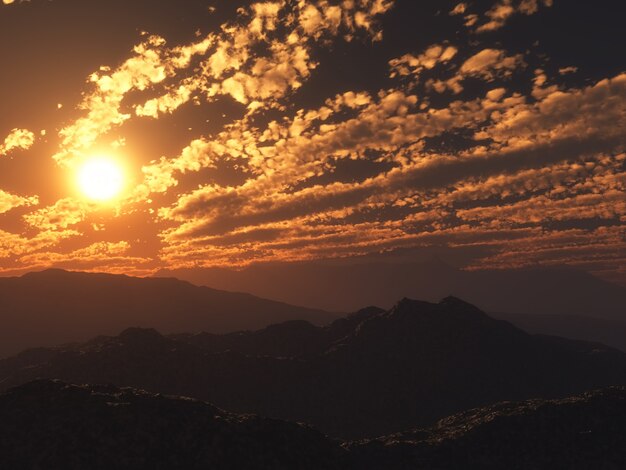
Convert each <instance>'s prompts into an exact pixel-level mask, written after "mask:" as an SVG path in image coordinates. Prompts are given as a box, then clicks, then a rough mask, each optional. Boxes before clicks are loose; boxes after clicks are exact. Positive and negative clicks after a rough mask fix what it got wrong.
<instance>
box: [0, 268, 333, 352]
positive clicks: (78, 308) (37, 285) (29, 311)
mask: <svg viewBox="0 0 626 470" xmlns="http://www.w3.org/2000/svg"><path fill="white" fill-rule="evenodd" d="M336 317H337V316H336V315H333V314H330V313H327V312H323V311H320V310H313V309H308V308H302V307H295V306H292V305H287V304H283V303H280V302H273V301H270V300H265V299H260V298H258V297H254V296H252V295H248V294H239V293H232V292H224V291H219V290H215V289H210V288H208V287H196V286H193V285H191V284H189V283H188V282H185V281H179V280H177V279H163V278H161V279H142V278H135V277H128V276H118V275H110V274H88V273H78V272H67V271H60V270H49V271H44V272H39V273H29V274H26V275H24V276H22V277H18V278H0V324H1V325H2V328H1V329H0V357H2V356H5V355H7V354H15V353H16V352H19V351H21V350H23V349H24V348H27V347H35V346H43V345H54V344H59V343H63V342H69V341H85V340H87V339H89V338H91V337H93V336H96V335H100V334H109V335H112V334H117V333H119V332H120V331H122V330H123V329H125V328H129V327H136V326H140V327H151V328H158V329H159V330H160V331H162V332H164V333H177V332H195V331H210V332H214V333H218V332H219V333H223V332H227V331H237V330H245V329H258V328H263V327H265V326H267V325H270V324H272V323H277V322H282V321H287V320H295V319H298V320H308V321H310V322H312V323H315V324H326V323H328V322H330V321H331V320H332V319H334V318H336Z"/></svg>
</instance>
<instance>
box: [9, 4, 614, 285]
mask: <svg viewBox="0 0 626 470" xmlns="http://www.w3.org/2000/svg"><path fill="white" fill-rule="evenodd" d="M83 3H84V2H83ZM87 3H89V2H87ZM96 3H97V2H93V5H91V6H85V5H84V4H81V3H80V2H76V1H74V0H52V1H49V2H48V1H46V2H43V1H38V0H33V1H32V2H19V1H16V2H7V1H5V2H4V4H5V5H0V40H1V43H2V44H3V46H2V57H3V61H4V64H3V66H2V68H3V75H4V77H3V78H2V80H1V82H2V83H1V85H2V88H1V91H0V102H2V103H5V104H4V105H3V112H2V117H1V118H0V273H3V274H5V275H9V274H14V273H18V272H23V271H27V270H33V269H41V268H44V267H49V266H60V267H66V268H72V269H80V270H97V271H109V272H124V273H129V274H140V275H144V274H151V273H153V272H155V271H156V270H158V269H175V268H190V267H191V268H201V267H211V266H231V267H237V266H243V265H246V264H249V263H253V262H268V261H271V262H276V261H302V260H314V259H320V258H337V257H347V258H350V257H357V256H362V255H368V254H375V253H380V252H389V251H393V250H397V249H407V248H408V249H426V250H428V249H430V248H437V249H442V248H443V249H446V250H450V251H454V252H461V253H471V255H469V254H468V255H467V256H465V257H464V259H465V263H464V265H465V266H466V267H468V268H472V269H482V268H503V269H509V268H515V267H523V266H535V265H547V266H553V265H569V266H575V267H579V268H582V269H587V270H590V271H592V272H594V273H596V274H599V275H601V276H603V277H605V278H607V279H613V280H617V281H620V282H622V281H623V280H624V278H625V277H626V273H625V271H624V269H625V268H624V266H625V265H626V263H624V260H625V258H626V242H625V236H624V222H625V220H626V198H625V197H624V186H625V184H626V172H625V162H626V153H625V149H624V144H625V142H624V136H625V135H626V133H625V131H626V113H625V112H624V111H625V108H626V106H625V103H626V73H625V72H626V64H625V63H624V62H623V59H622V58H621V57H620V56H619V55H618V54H615V55H613V54H611V53H610V51H604V52H603V53H602V54H600V55H598V54H596V55H595V56H594V51H593V49H594V48H595V47H596V46H600V45H602V44H598V45H593V44H592V45H590V46H589V49H590V50H589V51H586V50H584V48H580V47H578V46H577V45H576V44H575V43H571V44H568V43H567V41H563V39H562V38H560V37H559V36H558V34H557V33H555V32H554V31H555V30H558V28H559V27H560V26H561V24H560V23H559V22H560V21H565V20H564V18H565V16H564V15H570V14H571V15H572V18H574V19H575V20H576V21H580V20H581V18H582V17H583V16H584V12H582V11H578V10H576V8H577V7H576V6H572V5H570V6H569V7H568V2H566V1H564V0H560V1H559V0H554V2H552V0H523V1H507V0H502V1H492V2H475V3H471V2H467V3H459V2H458V1H455V2H435V3H437V5H435V3H433V2H431V1H428V2H424V3H423V5H415V3H416V2H414V1H413V0H405V1H400V0H398V1H393V0H359V1H356V0H355V1H344V2H332V1H325V0H317V1H314V0H302V1H300V2H285V1H275V2H264V3H250V2H242V3H241V8H239V9H237V8H236V6H235V5H234V3H236V2H216V1H206V2H203V1H200V0H194V1H193V2H189V4H188V5H185V6H184V7H182V6H177V4H176V3H175V2H163V5H162V6H159V7H154V8H153V9H152V10H150V8H151V5H152V3H150V2H144V1H141V2H137V3H136V4H133V6H129V7H127V8H128V10H124V8H126V7H125V6H124V3H122V2H117V1H116V2H112V3H106V4H105V3H104V2H102V5H99V4H98V5H96ZM417 3H419V2H417ZM237 6H239V5H237ZM444 6H445V8H444ZM568 8H570V9H572V11H571V12H570V11H569V10H568ZM574 10H575V11H574ZM68 12H70V13H71V14H72V15H73V16H71V15H70V16H68ZM411 15H413V16H411ZM575 15H579V16H581V18H578V17H576V16H575ZM121 16H124V18H121ZM98 18H101V19H102V20H101V21H98ZM576 18H578V19H576ZM572 21H574V20H572ZM107 22H109V23H107ZM431 23H432V24H431ZM583 24H584V23H583ZM433 25H437V26H436V27H435V26H433ZM608 29H609V32H604V33H602V34H604V36H602V35H600V39H596V40H597V41H601V40H602V41H607V40H609V39H607V38H611V37H613V38H618V37H619V32H618V31H617V30H615V31H614V33H613V34H614V36H610V34H611V33H610V31H611V29H610V28H608ZM522 32H523V33H522ZM563 34H566V33H563ZM534 35H535V36H536V37H535V36H534ZM538 38H541V40H539V39H538ZM574 41H575V40H574ZM590 41H591V39H590ZM604 46H605V47H610V44H604ZM612 46H613V47H616V46H617V45H616V44H613V45H612ZM570 49H571V50H570ZM576 49H578V50H576ZM575 58H578V59H579V62H577V61H574V59H575ZM6 71H8V73H6V74H5V72H6ZM102 155H104V156H107V157H111V158H114V159H116V160H117V161H118V162H120V165H122V166H123V168H124V174H125V177H126V180H125V184H124V188H123V191H122V193H121V194H120V195H119V196H118V197H116V198H115V199H114V200H112V201H107V202H101V201H93V200H90V199H89V198H87V197H86V196H85V194H83V193H81V192H80V191H79V190H78V182H77V173H78V172H79V168H80V165H81V164H82V162H84V161H85V160H86V159H89V158H91V157H93V156H102Z"/></svg>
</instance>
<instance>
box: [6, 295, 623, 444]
mask: <svg viewBox="0 0 626 470" xmlns="http://www.w3.org/2000/svg"><path fill="white" fill-rule="evenodd" d="M36 378H54V379H62V380H65V381H67V382H71V383H112V384H115V385H118V386H131V387H138V388H142V389H146V390H149V391H151V392H159V393H166V394H173V395H183V396H190V397H194V398H197V399H201V400H205V401H208V402H211V403H213V404H215V405H216V406H219V407H221V408H224V409H228V410H231V411H234V412H238V413H258V414H261V415H263V416H268V417H272V418H280V419H285V420H290V421H299V422H306V423H308V424H311V425H313V426H315V427H316V428H318V429H319V430H321V431H322V432H324V433H326V434H328V435H331V436H334V437H339V438H344V439H356V438H365V437H374V436H379V435H385V434H389V433H395V432H399V431H402V430H405V429H410V428H412V427H416V426H429V425H432V424H433V423H434V422H435V421H436V420H438V419H441V418H443V417H445V416H448V415H450V414H453V413H457V412H461V411H463V410H466V409H469V408H472V407H477V406H485V405H489V404H492V403H495V402H498V401H502V400H523V399H528V398H536V397H543V398H556V397H564V396H567V395H572V394H577V393H581V392H584V391H586V390H589V389H593V388H600V387H606V386H611V385H626V354H624V353H622V352H620V351H617V350H615V349H612V348H609V347H606V346H603V345H600V344H594V343H586V342H581V341H573V340H567V339H562V338H557V337H549V336H541V335H530V334H528V333H526V332H524V331H522V330H520V329H518V328H516V327H514V326H513V325H511V324H510V323H508V322H505V321H501V320H495V319H493V318H491V317H489V316H488V315H486V314H485V313H483V312H482V311H480V310H479V309H478V308H476V307H474V306H472V305H471V304H468V303H466V302H464V301H462V300H459V299H457V298H453V297H448V298H445V299H444V300H442V301H441V302H439V303H428V302H422V301H415V300H409V299H403V300H402V301H400V302H398V303H397V304H396V305H395V306H394V307H392V308H391V309H389V310H383V309H379V308H376V307H371V308H367V309H363V310H361V311H359V312H357V313H355V314H353V315H350V316H348V317H346V318H341V319H338V320H336V321H334V322H332V323H331V324H329V325H327V326H324V327H320V326H315V325H312V324H310V323H308V322H305V321H290V322H286V323H282V324H277V325H272V326H270V327H267V328H264V329H261V330H258V331H254V332H251V331H246V332H239V333H230V334H223V335H217V334H211V333H199V334H177V335H169V336H163V335H161V334H160V333H158V332H157V331H156V330H152V329H140V328H133V329H128V330H126V331H124V332H123V333H122V334H121V335H119V336H100V337H97V338H95V339H93V340H91V341H89V342H86V343H79V344H73V345H66V346H62V347H56V348H39V349H31V350H28V351H25V352H23V353H21V354H19V355H17V356H14V357H11V358H7V359H5V360H2V361H0V387H1V388H2V389H5V390H6V389H8V388H10V387H12V386H17V385H20V384H23V383H26V382H29V381H31V380H33V379H36Z"/></svg>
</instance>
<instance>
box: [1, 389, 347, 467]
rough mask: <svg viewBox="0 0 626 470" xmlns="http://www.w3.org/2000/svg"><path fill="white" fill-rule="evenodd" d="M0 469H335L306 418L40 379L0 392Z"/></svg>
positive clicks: (336, 453) (337, 459)
mask: <svg viewBox="0 0 626 470" xmlns="http://www.w3.org/2000/svg"><path fill="white" fill-rule="evenodd" d="M0 417H2V419H1V420H0V467H1V468H4V469H7V470H8V469H11V470H20V469H36V468H41V469H64V470H84V469H89V470H100V469H102V470H117V469H125V470H142V469H146V470H159V469H162V470H173V469H181V470H182V469H185V470H200V469H202V470H206V469H242V470H244V469H250V470H257V469H267V470H281V469H283V470H291V469H294V468H298V469H310V470H320V469H339V468H342V467H340V465H341V463H342V458H343V454H344V453H345V451H343V450H342V449H341V448H340V447H339V445H338V444H337V443H334V442H332V441H330V440H328V439H326V438H325V437H324V436H323V435H322V434H321V433H319V432H317V431H315V430H313V429H310V428H306V427H304V426H301V425H297V424H292V423H286V422H282V421H276V420H271V419H267V418H260V417H256V416H241V415H235V414H233V413H227V412H225V411H222V410H220V409H218V408H215V407H214V406H211V405H209V404H207V403H203V402H198V401H195V400H190V399H182V398H167V397H163V396H160V395H151V394H148V393H146V392H142V391H137V390H132V389H118V388H115V387H112V386H87V385H81V386H76V385H68V384H64V383H61V382H58V381H37V382H33V383H29V384H27V385H24V386H22V387H19V388H16V389H14V390H11V391H9V392H8V393H6V394H4V395H0Z"/></svg>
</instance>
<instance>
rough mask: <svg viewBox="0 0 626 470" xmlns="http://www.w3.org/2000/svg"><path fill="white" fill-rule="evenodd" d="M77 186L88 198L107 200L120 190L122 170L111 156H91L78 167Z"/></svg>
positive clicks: (122, 182) (121, 186)
mask: <svg viewBox="0 0 626 470" xmlns="http://www.w3.org/2000/svg"><path fill="white" fill-rule="evenodd" d="M78 186H79V187H80V190H81V191H82V193H83V194H84V195H85V196H86V197H88V198H89V199H93V200H95V201H101V202H104V201H109V200H111V199H113V198H115V197H116V196H118V195H119V194H120V192H121V191H122V189H123V187H124V171H123V169H122V167H121V165H120V164H119V163H118V162H116V161H115V159H113V158H111V157H107V156H99V157H91V158H89V159H88V160H86V161H85V162H84V163H83V164H82V165H81V166H80V168H79V169H78Z"/></svg>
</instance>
